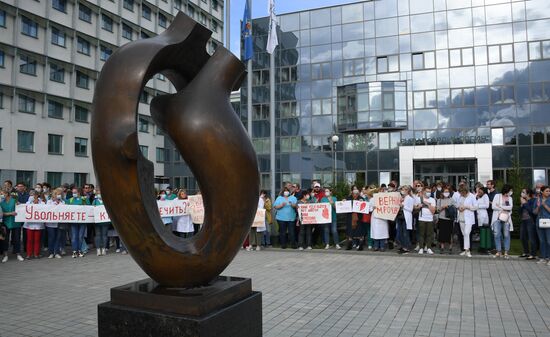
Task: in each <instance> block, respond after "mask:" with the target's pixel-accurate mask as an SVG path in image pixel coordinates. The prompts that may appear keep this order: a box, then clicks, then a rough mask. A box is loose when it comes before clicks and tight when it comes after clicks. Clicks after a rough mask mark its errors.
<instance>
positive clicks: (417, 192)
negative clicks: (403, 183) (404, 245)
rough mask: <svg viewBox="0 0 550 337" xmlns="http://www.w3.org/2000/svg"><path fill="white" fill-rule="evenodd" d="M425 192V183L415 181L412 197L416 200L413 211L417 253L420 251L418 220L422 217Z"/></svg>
mask: <svg viewBox="0 0 550 337" xmlns="http://www.w3.org/2000/svg"><path fill="white" fill-rule="evenodd" d="M423 190H424V183H422V182H421V181H420V180H415V181H414V188H413V189H412V191H411V196H412V197H413V199H414V209H413V236H412V237H413V239H414V241H415V242H416V248H415V249H414V250H416V251H417V252H418V251H420V244H419V240H420V236H419V234H420V231H419V229H418V218H419V216H420V210H421V209H422V202H421V198H422V191H423Z"/></svg>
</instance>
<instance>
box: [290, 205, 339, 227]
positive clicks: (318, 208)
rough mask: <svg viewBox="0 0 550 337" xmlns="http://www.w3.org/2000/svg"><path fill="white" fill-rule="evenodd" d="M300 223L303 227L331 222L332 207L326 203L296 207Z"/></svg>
mask: <svg viewBox="0 0 550 337" xmlns="http://www.w3.org/2000/svg"><path fill="white" fill-rule="evenodd" d="M298 214H299V216H300V221H301V222H302V224H304V225H316V224H323V223H329V222H332V207H330V204H329V203H328V202H326V203H319V204H301V205H298Z"/></svg>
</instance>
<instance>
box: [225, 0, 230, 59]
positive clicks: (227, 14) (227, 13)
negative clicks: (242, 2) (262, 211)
mask: <svg viewBox="0 0 550 337" xmlns="http://www.w3.org/2000/svg"><path fill="white" fill-rule="evenodd" d="M230 7H231V0H225V48H226V49H227V50H229V51H231V30H230V28H231V10H230Z"/></svg>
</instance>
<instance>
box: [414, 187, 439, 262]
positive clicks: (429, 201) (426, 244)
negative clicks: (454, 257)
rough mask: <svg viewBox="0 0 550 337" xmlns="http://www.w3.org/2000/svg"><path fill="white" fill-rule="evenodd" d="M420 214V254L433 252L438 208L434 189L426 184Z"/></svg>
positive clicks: (421, 199)
mask: <svg viewBox="0 0 550 337" xmlns="http://www.w3.org/2000/svg"><path fill="white" fill-rule="evenodd" d="M420 205H421V209H420V214H419V215H418V231H419V239H418V243H419V246H420V249H419V250H418V254H424V253H427V254H430V255H431V254H433V251H432V248H431V246H432V243H433V239H434V214H435V210H436V203H435V199H434V198H432V190H431V188H430V187H428V186H426V187H425V188H424V190H423V195H422V196H421V198H420Z"/></svg>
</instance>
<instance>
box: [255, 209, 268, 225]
mask: <svg viewBox="0 0 550 337" xmlns="http://www.w3.org/2000/svg"><path fill="white" fill-rule="evenodd" d="M252 227H265V209H264V208H258V210H257V211H256V216H255V217H254V222H253V223H252Z"/></svg>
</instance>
